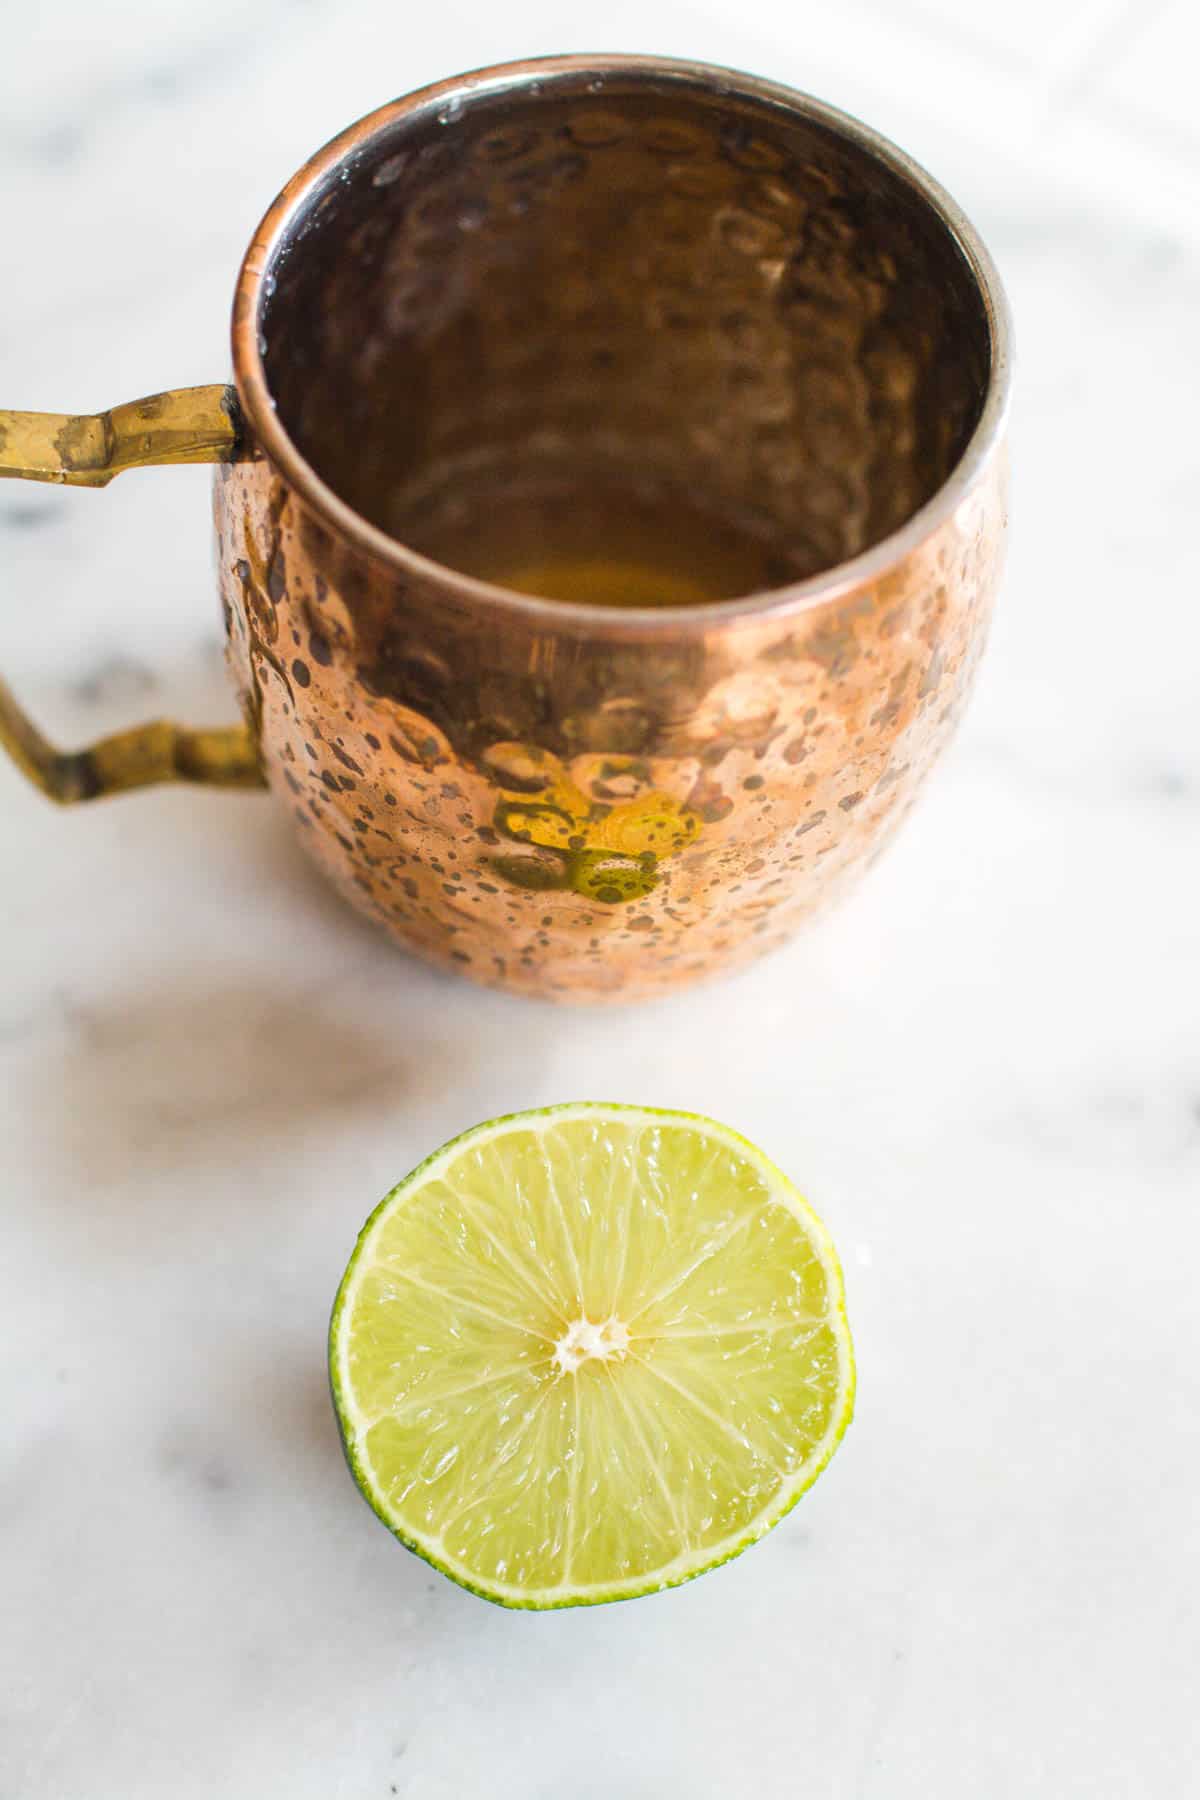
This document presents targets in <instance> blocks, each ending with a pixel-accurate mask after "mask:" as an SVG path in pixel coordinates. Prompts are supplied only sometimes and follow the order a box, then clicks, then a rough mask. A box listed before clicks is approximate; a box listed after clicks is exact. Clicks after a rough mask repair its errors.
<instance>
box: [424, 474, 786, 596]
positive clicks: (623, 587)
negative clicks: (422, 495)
mask: <svg viewBox="0 0 1200 1800" xmlns="http://www.w3.org/2000/svg"><path fill="white" fill-rule="evenodd" d="M394 529H396V528H395V527H394ZM396 535H397V536H399V537H401V538H403V540H404V541H405V542H406V543H408V544H411V545H412V547H413V548H414V549H416V550H420V551H422V552H423V553H424V554H425V555H426V556H431V557H433V558H434V559H435V560H436V561H437V562H440V563H445V564H447V565H448V566H449V567H450V568H453V569H458V570H460V571H462V573H464V574H467V575H473V576H476V577H478V578H479V579H481V580H483V581H490V582H493V583H495V584H496V585H497V586H500V587H506V588H514V589H516V590H517V591H518V592H519V593H523V594H533V595H536V596H538V597H539V598H541V599H546V600H561V601H566V602H568V603H574V604H576V605H584V606H612V607H658V606H663V607H672V606H697V605H705V604H709V603H711V602H713V601H716V600H728V599H733V598H735V597H737V596H738V595H742V594H753V593H757V592H760V591H761V590H762V589H764V588H771V587H777V586H779V585H780V584H781V583H782V582H785V581H787V580H788V579H794V571H793V570H792V569H791V568H789V566H788V565H787V563H786V561H785V560H784V559H783V558H781V557H780V556H779V554H778V551H777V547H776V546H775V545H774V544H772V543H771V542H769V541H766V540H764V539H763V538H761V537H758V536H756V535H755V534H754V533H753V532H752V531H750V530H748V529H747V528H746V527H745V526H744V525H742V524H739V523H734V522H732V521H730V520H729V519H727V518H724V517H721V516H719V515H718V514H716V513H714V512H711V511H708V510H706V509H704V508H703V507H701V506H698V505H696V504H695V503H694V502H693V501H692V500H690V499H685V498H683V497H682V496H680V495H679V494H677V493H672V494H670V495H665V494H663V493H662V492H661V491H659V492H649V493H647V492H645V491H637V490H631V489H624V488H621V487H618V486H615V485H613V484H611V483H608V484H604V485H597V484H596V483H594V482H589V483H587V484H586V485H584V484H581V485H579V486H578V487H571V486H568V485H566V484H565V483H564V484H563V485H561V486H560V485H558V484H554V485H553V486H551V485H543V484H541V483H539V484H537V486H536V487H532V488H531V487H526V488H525V490H524V491H521V490H520V489H517V490H516V491H514V489H513V487H512V486H511V485H508V484H504V485H503V486H502V485H501V484H500V483H498V482H495V481H494V479H493V480H492V481H487V482H475V483H472V482H469V481H468V482H465V483H464V482H463V481H462V480H461V479H460V481H459V482H458V483H457V484H456V488H455V492H454V496H453V501H452V503H448V504H443V505H440V506H436V505H435V506H433V507H430V508H428V509H425V508H421V507H417V506H414V508H413V512H412V515H411V523H408V522H405V523H400V524H399V528H398V529H396Z"/></svg>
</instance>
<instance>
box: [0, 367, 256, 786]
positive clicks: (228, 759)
mask: <svg viewBox="0 0 1200 1800" xmlns="http://www.w3.org/2000/svg"><path fill="white" fill-rule="evenodd" d="M238 436H239V431H238V413H237V402H236V399H235V396H234V393H233V389H232V388H227V387H224V386H217V387H195V388H174V389H172V390H171V391H170V392H169V393H165V394H151V395H150V396H149V397H148V398H147V399H145V400H131V401H130V402H129V403H128V404H127V405H125V406H114V407H113V409H112V411H111V412H102V413H84V414H80V415H78V416H76V417H72V416H71V415H70V414H68V413H34V412H4V411H0V477H3V476H11V477H12V478H13V479H15V480H23V481H59V482H65V483H67V484H68V485H69V486H71V487H105V486H106V485H107V484H108V483H109V482H110V481H111V480H112V478H113V476H114V475H119V474H120V473H121V471H122V469H137V468H144V467H147V466H149V465H150V464H152V463H205V462H229V461H231V460H232V459H233V457H234V455H235V453H236V451H237V447H238ZM0 744H2V745H3V746H4V748H5V749H6V750H7V751H8V753H9V755H10V756H11V757H12V759H13V761H14V762H15V763H16V765H17V767H18V768H19V769H20V770H21V771H22V773H23V774H24V775H26V776H27V777H28V779H29V780H30V781H32V782H33V783H34V785H35V786H36V787H39V788H40V789H41V790H42V792H43V794H45V795H47V797H48V798H49V799H51V800H55V801H57V802H58V803H59V804H60V805H63V806H66V805H70V804H72V803H73V802H75V801H77V800H96V799H98V798H99V797H100V796H101V795H103V794H119V793H123V792H124V791H126V790H127V789H129V788H139V787H150V786H152V785H153V784H154V783H156V782H160V781H195V782H204V783H206V784H207V785H209V786H211V787H233V788H257V787H263V786H264V785H265V781H264V777H263V773H262V767H261V763H260V761H259V754H258V744H257V741H256V739H255V737H254V735H253V733H252V732H251V731H250V730H249V728H248V727H247V726H245V725H234V726H225V727H219V728H217V729H215V730H211V731H208V730H199V731H194V730H191V729H189V728H188V727H187V726H185V725H175V724H173V723H172V722H171V721H170V720H168V719H155V720H154V721H152V722H151V723H150V724H148V725H139V726H136V727H135V728H134V729H133V730H132V731H121V732H117V733H116V734H115V735H114V736H112V737H106V738H101V739H100V740H99V742H98V743H95V744H90V745H89V746H88V747H87V748H86V749H84V750H58V749H56V748H55V746H54V745H53V744H51V743H49V742H48V741H47V739H46V738H44V737H43V736H42V734H41V732H40V731H39V730H38V728H37V726H36V725H35V724H34V723H33V720H32V719H31V718H29V717H28V715H27V714H26V713H25V712H23V711H22V709H21V707H20V706H18V704H17V702H16V700H15V698H14V697H13V695H12V693H11V692H10V691H9V689H8V687H7V686H6V685H5V684H4V682H3V681H0Z"/></svg>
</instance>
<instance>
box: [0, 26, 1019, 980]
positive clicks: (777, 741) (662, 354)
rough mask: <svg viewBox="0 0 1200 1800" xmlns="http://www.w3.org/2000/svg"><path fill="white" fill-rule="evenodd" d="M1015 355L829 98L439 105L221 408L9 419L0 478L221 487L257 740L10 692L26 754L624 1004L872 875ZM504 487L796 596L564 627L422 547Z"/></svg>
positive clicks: (986, 482)
mask: <svg viewBox="0 0 1200 1800" xmlns="http://www.w3.org/2000/svg"><path fill="white" fill-rule="evenodd" d="M1008 340H1009V328H1008V322H1007V312H1006V307H1005V302H1004V297H1003V294H1002V291H1001V288H1000V284H999V281H998V278H997V276H996V272H995V270H994V268H993V266H992V263H991V260H990V258H989V257H988V255H987V252H986V251H985V250H984V248H983V246H982V245H981V243H980V242H979V239H978V238H977V237H976V235H975V233H974V231H973V230H972V228H971V227H970V225H969V224H968V223H967V221H966V220H965V219H964V218H963V216H962V214H961V213H960V212H959V210H958V209H957V207H956V206H955V205H954V203H953V202H952V201H951V200H950V199H949V198H948V196H947V195H946V194H945V193H943V192H942V190H941V189H940V188H939V187H938V186H937V185H936V184H935V183H934V182H933V181H932V180H931V179H930V178H929V177H928V176H927V175H926V174H925V173H924V172H923V171H922V170H921V169H919V168H918V167H916V166H915V165H914V164H913V163H912V162H911V161H910V160H909V159H908V158H907V157H906V156H904V155H903V154H902V153H901V152H899V151H898V150H896V149H895V148H894V147H893V146H892V145H891V144H889V143H887V142H886V141H885V140H884V139H882V138H880V137H878V136H877V135H876V134H875V133H873V132H871V131H869V130H867V129H866V128H865V127H863V126H862V125H860V124H858V123H857V122H856V121H854V120H852V119H850V118H848V117H846V116H845V115H843V114H841V113H838V112H836V111H834V110H833V109H831V108H829V107H827V106H824V105H822V104H820V103H818V102H817V101H814V100H812V99H809V98H807V97H805V96H803V95H801V94H798V93H794V92H792V91H790V90H789V89H786V88H782V87H779V86H777V85H774V84H772V83H770V82H766V81H760V80H757V79H754V78H752V77H749V76H745V75H740V74H734V73H732V72H730V71H727V70H724V69H719V68H711V67H706V66H703V65H699V64H694V63H686V62H674V61H662V60H658V59H652V58H645V57H619V56H612V57H607V56H606V57H574V56H571V57H555V58H550V59H545V60H539V61H534V62H528V63H518V64H511V65H507V66H503V67H498V68H493V69H487V70H484V71H482V72H480V73H477V74H474V75H469V76H463V77H459V78H456V79H454V80H451V81H446V82H442V83H440V84H438V85H437V86H434V87H431V88H427V89H425V90H423V91H422V92H420V93H417V94H414V95H411V96H409V97H408V98H405V99H402V100H399V101H396V102H395V103H393V104H392V105H389V106H385V107H383V108H381V109H380V110H379V111H378V112H376V113H373V114H371V115H370V116H369V117H368V118H366V119H364V120H363V121H362V122H361V123H359V124H357V125H354V126H352V127H351V128H350V129H349V130H348V131H346V132H344V133H343V134H342V135H341V136H340V137H338V138H336V139H335V140H334V141H333V142H332V143H331V144H329V145H328V146H327V147H326V148H325V149H324V150H321V151H320V152H319V153H318V154H317V155H316V156H315V157H314V158H313V159H312V161H311V162H309V163H308V164H307V165H306V167H305V168H303V169H302V170H301V171H300V172H299V174H297V175H296V176H294V177H293V179H292V180H291V181H290V182H289V183H288V185H287V187H286V188H284V190H283V192H282V193H281V194H280V196H279V198H278V199H277V200H276V201H275V203H274V204H273V206H272V207H271V208H270V210H269V212H268V213H267V215H266V217H265V218H264V220H263V222H262V224H261V225H260V227H259V229H258V231H257V232H256V234H255V237H254V240H253V242H252V244H251V246H250V248H249V250H248V252H247V254H246V257H245V260H244V262H243V264H242V268H241V272H240V275H239V277H238V283H237V290H236V296H235V302H234V313H233V369H234V385H233V386H232V387H229V388H227V387H223V386H216V387H210V388H196V389H191V390H186V391H178V392H172V393H167V394H160V395H156V396H154V397H153V398H151V399H148V400H142V401H137V402H134V403H133V404H131V405H128V406H123V407H118V408H115V409H114V410H113V411H112V412H110V413H101V414H98V415H95V416H91V417H79V418H70V417H63V416H59V415H50V414H36V413H2V414H0V475H12V476H24V477H28V478H31V479H33V480H46V481H63V482H70V483H74V484H81V485H85V486H102V485H103V484H104V483H106V482H107V481H109V480H110V479H111V478H112V476H113V475H114V474H116V473H117V472H118V471H120V470H122V469H126V468H131V467H135V466H139V465H144V464H150V463H176V462H215V463H217V464H218V465H219V466H218V469H217V472H216V480H215V494H214V503H215V521H216V532H217V542H218V560H219V572H220V586H221V595H222V601H223V606H224V614H225V625H226V633H227V653H228V661H229V666H230V669H231V672H232V675H233V679H234V683H235V685H236V688H237V691H238V695H239V698H240V701H241V704H242V709H243V713H244V717H245V725H244V727H240V728H233V729H227V730H212V731H204V730H190V729H186V728H183V727H180V726H176V725H173V724H168V723H164V722H158V723H155V724H151V725H148V726H144V727H142V728H140V729H137V730H134V731H130V732H126V733H123V734H121V735H119V736H117V737H114V738H109V739H107V740H105V741H103V742H101V743H98V744H96V745H94V746H92V747H91V748H90V749H87V750H83V751H79V752H76V753H62V752H59V751H57V750H55V749H54V748H52V747H51V746H50V745H48V744H47V743H46V741H45V740H44V739H43V738H42V737H41V735H40V733H39V732H38V731H37V729H36V727H35V726H34V725H33V724H32V722H31V721H30V720H29V719H28V718H27V717H25V715H24V714H23V713H22V712H21V711H20V710H19V708H18V707H17V705H16V703H15V701H14V700H13V698H12V696H11V695H10V694H9V693H8V691H7V690H6V689H0V735H2V737H3V741H4V742H5V744H6V746H7V748H8V749H9V751H10V752H11V754H12V755H13V756H14V758H15V759H16V761H17V763H18V764H19V765H20V766H21V768H22V769H23V770H24V771H25V773H26V774H27V775H28V776H30V777H31V779H32V780H34V781H35V782H36V783H37V784H38V785H39V786H40V787H41V788H42V789H43V790H44V791H45V792H46V793H47V794H48V795H50V797H51V798H53V799H55V800H59V801H74V800H84V799H91V798H93V797H95V796H97V795H101V794H109V793H114V792H117V791H120V790H124V789H128V788H133V787H138V786H142V785H145V784H147V783H151V782H157V781H164V780H186V781H195V782H206V783H210V784H215V785H225V786H231V787H243V788H244V787H251V786H257V785H261V784H264V783H265V784H267V785H269V786H270V787H271V789H272V790H273V791H274V792H275V794H276V795H277V797H278V798H279V799H280V800H281V801H282V802H283V804H284V805H285V806H287V807H288V808H289V810H290V811H291V813H292V814H293V816H294V818H295V821H296V824H297V827H298V828H299V831H300V834H301V837H302V840H303V841H304V843H305V844H306V845H307V846H308V848H309V850H310V851H311V853H312V854H313V855H314V856H315V857H316V859H317V860H318V862H319V863H320V864H321V865H322V866H323V867H324V868H325V870H326V871H327V872H328V874H329V875H330V876H331V877H332V879H333V880H334V882H335V883H336V884H337V886H338V887H339V888H340V889H341V890H342V891H343V893H344V894H345V895H346V896H347V897H348V898H349V899H350V900H351V901H353V902H354V903H355V904H356V905H357V906H359V907H360V908H362V909H363V910H364V911H365V912H366V913H368V914H369V915H370V916H372V917H373V918H374V919H376V920H377V921H378V922H380V923H381V924H382V925H384V926H385V927H386V928H387V929H388V930H389V931H390V932H391V933H392V934H393V935H394V936H395V937H396V938H397V939H399V941H400V942H401V943H402V944H404V945H405V946H406V947H407V948H409V949H411V950H414V951H417V952H419V953H421V954H423V955H426V956H429V957H432V958H434V959H435V960H437V961H439V962H442V963H443V964H446V965H448V966H449V967H451V968H455V969H459V970H461V971H462V972H463V973H465V974H467V975H470V976H473V977H475V978H476V979H478V980H481V981H484V982H488V983H493V984H498V985H501V986H505V987H509V988H513V989H518V990H523V991H526V992H532V993H540V994H549V995H558V996H567V997H575V998H602V997H617V998H628V997H635V996H639V995H645V994H650V993H653V992H657V991H660V990H662V989H665V988H667V987H670V986H672V985H675V984H678V983H681V982H684V981H687V980H690V979H693V978H695V977H698V976H701V975H704V974H707V973H710V972H712V971H713V970H714V969H716V968H718V967H726V966H729V965H733V964H736V963H738V962H740V961H744V960H746V959H748V958H749V957H751V956H753V955H756V954H757V953H758V952H760V951H762V950H766V949H768V948H770V947H771V946H773V945H775V944H778V943H780V942H781V941H782V940H783V939H784V938H786V937H787V936H788V935H789V934H790V933H791V932H792V931H793V930H794V928H795V927H796V926H797V925H798V924H799V923H800V922H801V921H802V920H803V919H804V918H806V917H807V916H809V915H810V914H811V913H812V912H813V911H814V910H815V909H816V908H817V907H818V906H819V905H823V904H825V903H826V902H828V901H829V900H830V899H831V898H833V897H834V896H836V895H838V894H839V893H841V892H842V891H843V890H844V889H845V887H846V886H847V884H848V882H849V881H850V880H851V879H852V878H853V877H855V876H856V875H857V874H858V873H859V872H860V871H861V870H862V869H863V868H864V867H865V866H867V865H868V864H869V863H870V862H871V861H872V860H873V859H874V857H875V856H876V855H877V853H878V852H879V850H880V848H881V847H882V845H883V844H884V843H885V841H886V840H887V839H888V837H889V836H890V835H891V833H892V832H893V831H894V829H895V827H896V825H897V824H898V823H899V821H900V820H901V818H902V817H903V815H904V814H905V813H906V812H907V811H908V809H909V807H910V806H911V804H912V801H913V799H914V796H915V794H916V792H917V789H918V788H919V786H920V784H921V782H922V780H923V778H924V776H925V775H926V773H927V771H928V770H929V768H930V766H931V764H932V763H933V761H934V759H935V758H936V756H937V755H938V753H939V751H940V750H941V748H942V746H943V745H944V744H945V742H946V740H947V738H948V736H949V734H950V732H951V729H952V727H953V725H954V723H955V721H956V719H957V718H958V716H959V714H960V712H961V710H962V707H963V704H964V701H965V699H966V696H967V693H968V690H969V687H970V684H971V679H972V675H973V672H974V669H975V666H976V664H977V661H978V658H979V655H980V652H981V649H982V646H983V641H984V637H985V633H986V627H987V621H988V615H989V611H990V607H991V602H992V599H993V595H994V591H995V588H996V583H997V579H998V574H999V568H1000V562H1001V553H1002V547H1003V538H1004V531H1005V485H1006V471H1005V456H1004V450H1003V434H1004V424H1005V416H1006V410H1007V401H1008V388H1009V347H1008ZM485 477H486V479H487V480H488V481H489V482H490V483H491V486H490V488H489V489H488V490H487V491H488V492H490V493H491V494H492V495H493V496H494V501H493V504H494V505H495V506H496V507H497V508H503V507H504V506H506V505H509V506H511V507H512V508H513V509H518V508H519V507H520V506H521V505H522V504H523V499H522V495H523V493H525V492H526V491H527V490H528V489H529V487H530V483H532V484H533V486H534V487H536V486H537V484H538V483H539V482H541V483H542V484H543V486H544V485H545V483H547V482H549V483H550V484H551V487H552V486H553V483H554V482H555V481H556V480H566V481H568V484H569V485H568V488H567V489H565V490H564V492H568V493H573V494H575V495H579V494H584V495H586V494H587V493H588V491H589V486H590V484H593V483H595V484H599V485H603V484H604V483H606V482H611V481H612V480H614V479H617V480H619V481H621V482H623V483H624V484H625V487H626V489H631V490H634V491H636V493H637V494H638V496H639V497H640V502H641V503H644V505H645V506H646V507H648V508H649V509H650V510H651V511H652V512H653V511H655V510H657V511H659V512H661V514H662V516H663V517H664V518H666V519H668V520H669V519H670V517H671V509H672V506H673V504H675V503H676V502H678V501H679V500H680V499H681V498H686V499H694V498H695V497H696V496H700V497H702V498H703V500H704V503H705V504H706V505H709V506H711V507H713V508H715V509H716V510H718V511H720V512H722V513H723V514H724V515H725V516H729V517H734V516H736V517H738V518H739V519H740V520H742V521H743V522H745V523H746V526H747V529H749V530H751V531H753V532H756V533H758V535H759V537H760V538H761V540H762V542H763V543H764V544H765V545H767V546H769V554H770V557H771V558H773V559H774V560H773V561H772V562H770V564H769V566H771V567H772V568H774V569H775V570H776V574H775V576H774V578H773V582H772V585H770V586H769V587H767V588H765V589H764V590H763V591H759V592H755V593H753V594H751V595H749V596H747V597H743V598H735V599H731V600H719V601H716V602H713V603H708V604H687V605H682V606H680V605H670V606H635V607H614V606H604V605H596V604H569V603H566V602H562V601H558V600H553V599H542V598H537V597H535V596H533V595H531V594H528V593H522V592H518V591H515V590H514V589H509V588H505V587H502V586H499V585H494V584H492V583H490V582H489V581H486V580H483V579H480V578H478V577H477V576H473V575H469V574H466V573H459V572H456V571H455V570H454V569H452V568H450V567H447V566H445V565H444V564H443V563H441V562H439V561H437V560H435V559H434V556H433V555H432V554H429V553H428V551H427V550H424V549H419V548H416V547H414V545H419V544H423V543H424V544H428V543H429V542H430V541H434V542H436V541H437V528H445V529H446V530H450V529H452V528H453V527H454V524H455V519H456V512H455V509H456V507H458V508H459V509H460V511H461V508H462V506H463V505H464V504H465V502H464V500H463V499H462V496H463V495H467V494H470V493H472V492H476V491H479V484H480V482H481V480H483V479H484V478H485ZM506 482H507V483H508V486H507V488H506V486H505V483H506ZM522 484H524V487H523V486H522ZM564 504H567V505H569V504H570V501H569V500H567V501H564ZM460 523H461V521H460ZM684 529H685V527H684V526H683V525H681V527H680V530H681V532H682V531H683V530H684ZM406 539H407V540H408V541H406Z"/></svg>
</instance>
